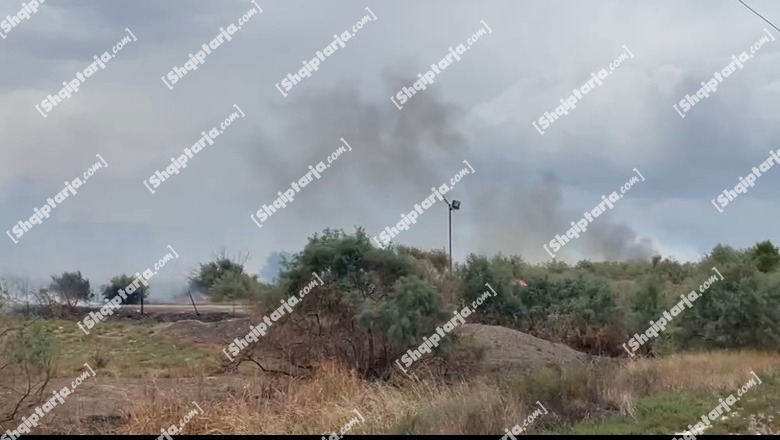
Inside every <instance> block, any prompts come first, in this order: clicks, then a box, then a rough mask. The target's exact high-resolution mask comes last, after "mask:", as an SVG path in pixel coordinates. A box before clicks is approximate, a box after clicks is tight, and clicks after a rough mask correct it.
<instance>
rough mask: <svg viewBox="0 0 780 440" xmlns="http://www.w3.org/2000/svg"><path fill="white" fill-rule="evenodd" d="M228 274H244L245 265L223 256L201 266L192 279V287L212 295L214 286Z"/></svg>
mask: <svg viewBox="0 0 780 440" xmlns="http://www.w3.org/2000/svg"><path fill="white" fill-rule="evenodd" d="M226 274H239V275H240V274H244V265H243V264H241V263H239V262H236V261H233V260H232V259H230V258H228V257H227V256H226V255H225V254H222V255H221V256H219V257H217V258H216V259H215V260H214V261H210V262H208V263H206V264H201V265H200V267H199V269H198V271H197V273H196V275H195V276H193V277H192V278H191V279H190V287H192V288H193V289H195V290H197V291H200V292H207V293H210V289H211V288H212V287H213V286H214V284H216V283H217V281H218V280H219V279H220V278H222V277H223V276H224V275H226Z"/></svg>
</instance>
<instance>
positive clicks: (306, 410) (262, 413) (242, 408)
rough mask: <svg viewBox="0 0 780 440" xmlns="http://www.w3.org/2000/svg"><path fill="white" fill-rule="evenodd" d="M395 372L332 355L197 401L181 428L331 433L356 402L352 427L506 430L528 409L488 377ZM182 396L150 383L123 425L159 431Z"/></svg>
mask: <svg viewBox="0 0 780 440" xmlns="http://www.w3.org/2000/svg"><path fill="white" fill-rule="evenodd" d="M397 380H398V382H399V383H396V384H390V383H384V384H378V383H371V382H365V381H362V380H361V379H359V378H358V377H357V376H356V375H355V374H354V372H350V371H346V370H345V369H344V368H342V367H340V366H339V365H337V364H334V363H326V364H324V366H323V367H322V368H321V369H320V370H319V371H318V372H317V374H316V375H315V376H314V377H313V378H311V379H304V380H300V379H299V380H296V379H292V378H284V379H267V378H250V379H249V380H248V381H247V382H246V385H245V386H244V387H243V389H226V390H225V391H224V393H223V394H222V395H220V396H208V397H207V398H206V399H204V400H205V402H206V403H205V404H204V402H199V403H201V405H202V406H203V409H204V411H205V412H206V413H205V414H204V415H203V416H198V417H196V418H195V419H193V420H192V421H191V422H190V423H189V424H188V425H187V426H186V428H185V430H184V432H185V433H188V434H247V433H256V434H271V433H274V434H279V433H285V434H330V433H332V432H339V431H340V429H341V427H342V426H344V425H345V424H346V423H347V422H349V421H350V420H351V419H352V418H353V417H356V416H355V413H354V412H353V410H354V409H357V410H358V412H360V414H361V415H362V416H363V417H364V418H365V422H360V423H357V424H355V425H354V426H353V427H352V429H351V430H350V433H353V434H354V433H363V434H378V433H388V432H396V433H411V432H424V433H430V434H458V433H464V432H472V431H473V432H474V433H484V432H502V431H503V428H505V427H511V426H513V425H514V423H516V422H512V424H511V425H510V424H509V423H510V421H515V420H520V419H521V418H522V417H523V416H524V414H525V413H526V412H525V410H524V408H523V407H522V406H521V405H518V404H513V403H511V402H509V404H507V403H508V402H506V401H504V400H503V399H502V397H501V396H500V394H499V393H498V390H497V389H496V388H495V387H493V388H491V387H489V386H487V385H484V384H480V383H477V384H462V385H460V386H456V387H453V388H449V387H446V386H445V385H437V384H435V383H434V382H432V381H427V380H425V381H412V380H408V379H406V378H404V379H402V380H400V379H397ZM400 382H403V383H400ZM181 400H182V399H181V398H180V397H179V398H177V396H176V395H167V396H160V395H158V392H157V390H154V389H152V390H150V395H149V398H147V399H145V400H144V401H143V402H134V403H130V402H129V405H131V406H132V407H133V410H132V411H131V414H130V415H131V417H130V418H129V419H128V421H127V423H126V424H125V425H124V426H123V427H122V429H121V432H122V433H134V434H140V433H144V434H150V433H158V432H159V429H160V428H161V427H162V426H161V425H165V426H169V425H170V423H173V422H175V421H178V420H179V418H181V417H182V415H183V414H185V413H186V412H187V411H189V409H191V408H192V404H191V403H188V402H182V401H181ZM503 420H506V423H504V422H503ZM499 421H501V422H499ZM475 422H477V423H476V424H475Z"/></svg>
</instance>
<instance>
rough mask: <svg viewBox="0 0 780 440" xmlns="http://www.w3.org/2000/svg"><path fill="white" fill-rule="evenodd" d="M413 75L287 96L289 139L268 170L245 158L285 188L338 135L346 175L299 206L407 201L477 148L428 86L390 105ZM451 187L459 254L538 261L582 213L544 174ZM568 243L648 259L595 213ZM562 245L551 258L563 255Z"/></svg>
mask: <svg viewBox="0 0 780 440" xmlns="http://www.w3.org/2000/svg"><path fill="white" fill-rule="evenodd" d="M415 80H416V78H414V79H401V78H400V77H398V76H392V75H386V76H385V81H386V84H387V93H386V96H387V97H388V99H386V101H387V102H382V101H380V102H379V103H373V102H369V101H368V100H366V99H363V98H362V97H361V93H360V91H359V89H358V87H357V85H355V83H354V82H350V83H346V84H345V85H343V86H340V87H337V88H336V89H330V90H323V89H317V90H306V91H303V92H302V93H299V94H297V97H294V96H290V98H288V99H289V100H285V101H284V103H283V105H281V106H279V107H278V112H279V113H280V114H282V115H284V116H285V117H286V118H285V119H286V120H288V121H292V122H291V123H290V124H289V126H288V127H287V129H286V131H285V133H286V136H287V140H288V141H289V143H288V144H286V145H284V146H276V147H274V150H276V153H275V154H276V155H277V157H276V158H273V159H271V160H274V161H275V166H273V167H269V166H268V161H269V158H268V157H267V156H265V157H260V156H259V155H257V154H256V151H257V150H255V153H253V154H255V161H257V163H258V165H259V166H262V168H261V169H262V170H263V172H264V173H265V176H266V178H270V179H271V182H270V184H271V185H272V186H274V187H278V188H282V187H285V186H288V185H289V182H290V181H291V176H296V178H297V176H300V175H301V171H302V170H304V171H305V169H304V168H303V167H302V164H305V165H306V166H308V165H310V164H312V165H313V164H316V163H318V162H319V161H321V160H323V159H324V158H325V157H326V156H327V155H328V154H330V153H332V152H333V151H334V150H335V149H336V148H338V146H339V145H340V142H339V139H340V138H345V139H346V140H347V142H349V143H350V145H351V146H353V147H354V151H352V152H349V153H347V154H348V155H349V159H344V160H345V161H346V160H349V162H350V164H349V165H348V166H347V167H346V168H348V171H343V170H342V171H339V172H338V173H332V174H333V175H329V176H328V179H333V180H338V181H339V183H338V184H337V185H338V188H339V191H340V194H338V195H337V196H336V195H333V196H331V197H321V198H313V199H307V202H306V203H310V202H309V201H308V200H311V203H314V204H318V205H319V206H317V207H315V208H312V209H334V208H341V207H345V206H348V205H347V201H348V200H349V199H351V198H352V197H353V196H354V197H357V196H358V193H362V194H365V193H366V192H368V191H372V192H375V193H377V194H379V195H381V200H383V201H386V200H388V199H391V200H398V201H400V202H401V203H402V204H403V205H409V206H411V204H412V203H416V202H417V200H416V199H414V198H411V197H410V196H408V193H407V192H406V190H411V189H415V190H417V191H419V190H420V188H423V189H425V190H427V189H428V188H429V187H430V186H431V182H432V181H433V182H445V181H449V178H450V177H451V176H452V175H453V174H454V173H455V172H457V171H458V170H459V169H460V168H458V167H462V166H463V164H462V162H460V161H461V160H462V159H464V158H478V156H477V155H476V154H475V153H476V152H477V150H478V148H477V146H475V147H474V148H473V149H471V150H469V148H467V146H466V145H465V141H464V137H463V136H462V135H461V133H460V132H459V129H458V123H459V116H460V115H462V111H461V110H460V109H459V108H457V107H456V106H454V105H451V104H449V103H446V102H444V101H443V100H441V99H440V97H439V95H438V93H437V91H436V89H435V88H432V89H429V90H425V91H420V92H418V93H417V94H416V95H414V96H413V97H412V98H411V99H410V100H409V101H407V102H406V104H405V105H404V108H403V110H400V111H399V110H398V109H397V108H396V107H395V106H394V105H393V103H392V102H390V99H389V97H390V96H391V95H393V94H395V93H396V92H397V91H398V90H399V89H400V88H401V86H403V85H406V86H408V85H410V84H411V83H412V82H414V81H415ZM339 160H341V159H339ZM285 163H286V164H287V165H289V166H285V165H284V164H285ZM277 164H278V165H277ZM475 166H476V165H475ZM445 179H446V180H445ZM508 179H511V180H508ZM457 192H458V198H460V199H463V201H464V206H467V207H468V209H464V210H462V211H460V212H459V213H458V214H457V217H458V220H457V222H458V224H459V226H458V227H459V228H460V229H459V231H460V232H457V233H456V236H457V239H456V241H459V243H458V244H457V245H456V246H457V247H459V248H461V249H463V248H467V249H468V251H469V252H476V253H482V254H488V255H490V254H494V253H497V252H504V253H517V254H521V255H523V256H524V257H526V258H527V259H529V260H531V261H547V260H549V259H550V256H549V255H548V254H547V253H546V252H545V251H544V249H543V248H542V245H543V244H545V243H547V242H549V241H550V240H551V239H552V238H553V237H554V236H555V234H564V233H565V231H566V230H567V229H569V228H570V225H569V222H570V221H572V220H576V219H579V218H581V217H582V214H581V213H582V211H580V209H579V208H577V209H565V208H564V207H563V197H562V192H561V189H560V186H559V183H558V181H557V179H556V177H555V176H554V175H553V174H552V173H545V174H544V175H543V176H542V179H541V181H539V182H538V183H532V182H518V181H517V176H511V175H507V173H504V174H501V173H497V172H495V170H490V169H478V170H477V172H476V174H475V176H474V177H468V184H462V185H460V186H458V188H457ZM364 209H380V207H379V206H377V205H373V206H370V207H365V208H364ZM576 241H578V242H579V243H578V244H577V246H578V247H579V249H580V250H581V251H582V253H583V254H584V255H586V258H590V259H594V260H597V259H613V260H623V259H633V258H643V259H649V258H650V256H651V255H653V254H654V251H653V249H652V247H651V246H650V242H649V240H647V239H645V240H638V239H637V234H636V232H634V231H633V230H632V229H631V228H629V227H628V226H625V225H616V224H613V223H611V222H610V221H609V220H608V219H606V218H599V219H598V220H597V221H596V222H594V227H593V228H592V229H591V228H589V229H588V231H587V232H586V233H585V234H583V236H582V237H581V238H579V239H577V240H576ZM401 242H403V239H401ZM567 247H569V248H571V244H568V245H567ZM567 247H564V248H563V249H562V250H561V251H560V254H559V255H558V257H559V258H566V255H567V250H566V249H567ZM569 252H570V251H569Z"/></svg>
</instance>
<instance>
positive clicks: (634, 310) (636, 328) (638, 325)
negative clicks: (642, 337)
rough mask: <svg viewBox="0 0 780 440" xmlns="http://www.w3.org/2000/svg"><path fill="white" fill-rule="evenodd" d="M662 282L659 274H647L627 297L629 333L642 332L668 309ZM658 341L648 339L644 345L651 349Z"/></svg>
mask: <svg viewBox="0 0 780 440" xmlns="http://www.w3.org/2000/svg"><path fill="white" fill-rule="evenodd" d="M664 298H665V296H664V283H663V281H661V279H660V277H659V276H649V277H647V278H646V279H645V281H644V282H643V283H642V284H641V285H640V286H639V287H638V288H636V289H634V290H633V291H632V292H631V294H630V295H629V297H628V307H629V310H630V311H631V316H630V317H629V323H630V328H629V333H631V334H634V333H643V332H644V331H645V330H646V329H647V328H648V327H649V326H650V321H657V320H658V318H659V317H660V316H663V312H664V311H666V310H667V309H668V307H667V301H666V300H665V299H664ZM657 342H658V341H657V340H655V339H650V340H648V341H647V342H646V343H645V344H644V346H645V347H646V348H647V349H652V348H653V347H654V346H655V345H656V343H657Z"/></svg>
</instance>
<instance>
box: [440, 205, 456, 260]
mask: <svg viewBox="0 0 780 440" xmlns="http://www.w3.org/2000/svg"><path fill="white" fill-rule="evenodd" d="M442 198H443V199H444V201H445V202H446V203H447V208H448V209H447V210H448V211H449V212H448V214H449V237H450V275H452V211H458V210H460V200H455V199H453V200H452V203H450V201H449V200H447V197H444V196H442Z"/></svg>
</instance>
